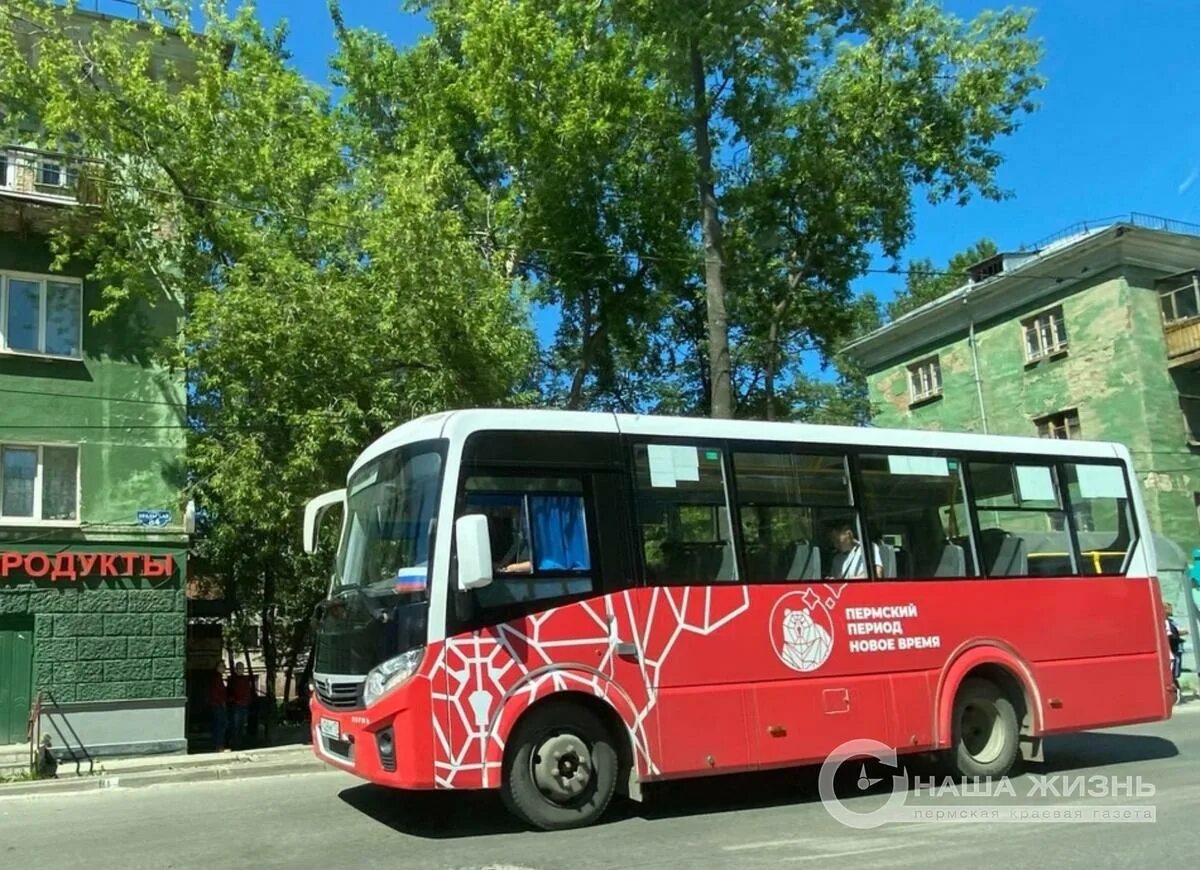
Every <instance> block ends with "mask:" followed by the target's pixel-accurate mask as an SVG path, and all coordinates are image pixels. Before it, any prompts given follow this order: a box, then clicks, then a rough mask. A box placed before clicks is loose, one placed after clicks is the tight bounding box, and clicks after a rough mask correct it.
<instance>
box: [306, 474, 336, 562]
mask: <svg viewBox="0 0 1200 870" xmlns="http://www.w3.org/2000/svg"><path fill="white" fill-rule="evenodd" d="M345 498H346V490H344V489H334V490H330V491H329V492H326V493H322V494H321V495H319V496H317V497H316V498H314V499H313V500H312V501H310V502H309V503H308V504H306V505H305V506H304V552H306V553H315V552H316V551H317V526H318V525H319V524H320V522H321V517H322V516H323V515H324V513H325V511H327V510H329V508H330V507H331V506H333V505H335V504H341V503H342V501H344V500H345Z"/></svg>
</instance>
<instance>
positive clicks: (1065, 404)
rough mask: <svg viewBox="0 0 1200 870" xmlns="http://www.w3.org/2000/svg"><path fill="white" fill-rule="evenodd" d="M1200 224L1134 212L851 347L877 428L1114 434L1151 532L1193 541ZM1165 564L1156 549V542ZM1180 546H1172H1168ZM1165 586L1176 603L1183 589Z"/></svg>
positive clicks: (987, 268) (979, 279) (1004, 260)
mask: <svg viewBox="0 0 1200 870" xmlns="http://www.w3.org/2000/svg"><path fill="white" fill-rule="evenodd" d="M1197 268H1200V227H1190V226H1186V225H1181V224H1177V223H1170V222H1165V221H1161V220H1158V219H1151V218H1144V217H1141V216H1137V215H1134V216H1131V217H1130V219H1129V220H1126V221H1120V222H1116V223H1113V224H1111V225H1105V226H1101V227H1096V228H1092V229H1076V230H1075V231H1072V232H1068V233H1064V234H1061V235H1060V236H1059V237H1058V238H1055V239H1052V240H1050V241H1049V242H1047V243H1044V244H1042V245H1040V246H1039V247H1037V248H1035V249H1033V250H1028V251H1020V252H1016V253H1003V254H999V255H997V256H995V257H993V258H991V259H989V260H987V261H985V262H982V263H979V264H977V265H976V266H975V267H973V268H972V270H971V275H970V279H969V281H968V282H967V283H965V284H964V285H963V286H961V287H959V288H958V289H957V290H954V291H953V292H951V293H949V294H947V295H945V296H943V297H941V298H940V299H937V300H935V301H933V302H930V303H928V304H926V305H924V306H923V307H921V308H918V309H916V310H914V311H911V312H909V313H908V314H907V315H905V316H903V317H900V318H898V319H896V320H895V321H893V322H891V323H888V324H886V325H885V326H883V327H882V328H881V329H878V330H876V331H874V332H872V333H870V334H869V335H866V336H864V337H863V338H861V339H859V340H857V341H856V342H854V343H853V344H852V345H850V346H849V347H848V348H847V350H846V353H847V355H849V356H850V357H851V358H852V359H854V360H855V361H856V362H858V363H859V364H861V365H862V366H863V367H864V369H865V370H866V372H867V375H868V383H869V387H870V398H871V402H872V406H873V412H872V417H873V423H874V424H875V425H878V426H890V427H901V428H917V429H946V430H956V431H963V432H983V433H991V434H1005V435H1026V436H1041V437H1053V438H1086V439H1090V440H1106V441H1119V442H1121V443H1123V444H1125V445H1127V446H1128V447H1129V449H1130V451H1132V453H1133V456H1134V460H1135V463H1136V466H1137V471H1138V475H1139V478H1140V482H1141V486H1142V491H1143V493H1144V496H1145V500H1146V507H1147V510H1148V512H1149V515H1150V520H1151V523H1152V524H1153V526H1154V531H1155V532H1156V533H1157V534H1158V535H1159V536H1160V537H1161V538H1165V539H1166V540H1160V541H1159V545H1158V549H1159V550H1160V551H1163V550H1164V549H1167V548H1171V544H1172V542H1173V544H1174V545H1175V546H1177V547H1179V548H1182V550H1183V551H1185V552H1187V553H1190V552H1191V550H1192V549H1193V548H1195V547H1200V522H1198V519H1197V516H1198V514H1197V511H1198V507H1200V273H1198V272H1197V271H1195V270H1196V269H1197ZM1159 555H1160V563H1161V562H1164V561H1165V557H1166V556H1167V554H1166V553H1164V552H1160V554H1159ZM1176 555H1177V554H1176ZM1164 592H1165V593H1167V594H1168V595H1169V597H1171V598H1181V590H1180V589H1179V587H1178V586H1176V588H1175V589H1171V590H1168V589H1166V588H1164Z"/></svg>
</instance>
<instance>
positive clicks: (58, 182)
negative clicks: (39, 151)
mask: <svg viewBox="0 0 1200 870" xmlns="http://www.w3.org/2000/svg"><path fill="white" fill-rule="evenodd" d="M37 183H38V184H40V185H41V186H42V187H62V186H64V185H65V184H66V172H64V171H63V165H62V163H61V162H59V161H58V160H51V159H46V158H43V159H41V160H39V161H38V163H37Z"/></svg>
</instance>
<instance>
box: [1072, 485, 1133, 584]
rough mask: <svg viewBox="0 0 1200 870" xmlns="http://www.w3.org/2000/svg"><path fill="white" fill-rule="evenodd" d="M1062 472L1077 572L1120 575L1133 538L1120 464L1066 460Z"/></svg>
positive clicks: (1129, 503) (1127, 495)
mask: <svg viewBox="0 0 1200 870" xmlns="http://www.w3.org/2000/svg"><path fill="white" fill-rule="evenodd" d="M1063 475H1064V482H1065V484H1066V487H1067V493H1068V494H1069V495H1070V499H1071V516H1072V519H1073V521H1074V525H1075V535H1076V539H1077V540H1078V542H1079V549H1078V550H1077V551H1076V555H1077V557H1078V562H1079V573H1081V574H1124V573H1125V565H1126V561H1127V560H1128V557H1129V553H1130V551H1131V550H1132V549H1133V545H1134V543H1135V542H1136V540H1137V536H1136V532H1137V529H1136V525H1137V524H1136V523H1135V522H1134V519H1133V504H1132V502H1131V500H1130V497H1129V490H1128V485H1127V483H1126V480H1125V471H1124V469H1123V468H1122V467H1121V466H1120V465H1100V464H1084V463H1066V464H1064V465H1063Z"/></svg>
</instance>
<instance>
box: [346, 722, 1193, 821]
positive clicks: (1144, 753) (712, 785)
mask: <svg viewBox="0 0 1200 870" xmlns="http://www.w3.org/2000/svg"><path fill="white" fill-rule="evenodd" d="M1178 754H1179V751H1178V749H1177V748H1176V747H1175V744H1174V743H1172V742H1171V741H1169V740H1166V739H1163V738H1161V737H1152V736H1146V735H1139V734H1111V733H1100V732H1082V733H1079V734H1071V735H1066V736H1061V737H1053V738H1048V739H1047V740H1046V743H1045V757H1046V761H1045V762H1042V763H1031V764H1028V765H1025V766H1024V767H1023V770H1022V771H1021V773H1028V774H1035V775H1043V776H1044V775H1048V774H1062V773H1069V772H1071V771H1083V770H1087V769H1089V768H1096V767H1105V766H1110V765H1116V764H1128V763H1134V762H1144V761H1153V760H1159V759H1165V758H1174V757H1176V756H1177V755H1178ZM901 761H902V765H903V769H904V772H905V773H906V774H907V776H908V780H909V787H910V790H911V788H912V786H913V784H914V783H915V781H916V779H917V778H920V779H921V781H923V782H929V781H930V780H931V779H934V780H936V781H937V782H939V783H941V782H943V781H944V779H943V778H944V777H945V776H946V773H945V771H944V769H943V768H941V767H939V766H938V765H937V763H936V762H935V761H933V760H932V759H931V758H930V757H929V756H909V757H902V759H901ZM865 769H866V772H867V774H868V776H870V777H872V778H878V779H879V780H880V782H879V783H877V784H875V785H873V786H871V787H869V788H867V789H862V788H860V786H859V784H858V776H859V773H860V770H862V767H861V765H860V764H859V763H858V762H853V763H848V764H843V765H842V766H841V767H840V768H839V770H838V775H837V777H836V778H835V791H836V793H837V795H838V797H839V798H841V799H842V800H845V801H853V800H855V799H858V798H867V797H870V796H879V795H885V794H887V793H888V791H890V784H891V782H892V777H893V776H894V775H896V774H897V771H896V770H895V769H894V768H887V767H885V766H883V765H882V764H878V763H875V762H872V761H867V762H866V768H865ZM819 773H820V767H819V766H818V765H810V766H806V767H798V768H791V769H786V770H773V771H767V772H763V773H746V774H730V775H726V776H713V777H707V778H702V779H689V780H679V781H675V782H665V783H656V784H654V785H653V786H650V787H647V789H646V800H645V801H644V802H643V803H641V804H635V803H632V802H629V801H624V800H621V801H617V800H614V802H613V805H612V806H611V807H610V809H609V811H608V813H607V814H606V815H605V817H604V819H603V821H602V822H601V824H613V823H616V822H620V821H623V820H627V819H630V818H639V819H642V820H644V821H646V822H651V823H653V822H657V821H660V820H667V819H676V818H683V817H687V816H694V815H715V814H719V813H736V812H742V811H745V810H754V809H768V808H771V807H779V806H803V805H805V804H811V803H818V802H820V799H821V798H820V793H819V791H818V776H819ZM1116 775H1124V772H1121V773H1119V774H1116ZM339 797H340V798H341V799H342V800H343V801H345V802H346V804H348V805H349V806H351V807H353V808H354V809H355V810H357V811H358V812H360V813H363V814H364V815H366V816H369V817H370V818H372V819H374V820H375V821H377V822H379V823H380V824H383V825H386V826H388V827H389V828H392V829H393V830H395V831H397V832H400V833H403V834H407V835H410V836H416V837H424V838H429V839H454V838H459V837H478V836H488V835H494V834H510V833H516V832H520V831H524V830H525V828H524V826H523V825H522V824H521V823H520V822H519V821H518V820H516V819H514V818H513V817H511V816H510V815H509V814H508V813H507V811H506V810H505V809H504V807H503V805H502V804H501V802H500V799H499V796H498V794H497V793H496V792H494V791H488V792H470V791H464V792H402V791H396V790H392V789H386V788H381V787H379V786H374V785H361V786H355V787H353V788H348V789H346V790H344V791H342V792H341V793H340V794H339Z"/></svg>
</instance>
